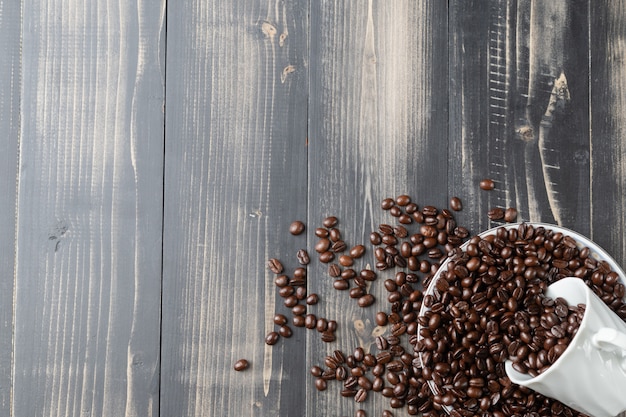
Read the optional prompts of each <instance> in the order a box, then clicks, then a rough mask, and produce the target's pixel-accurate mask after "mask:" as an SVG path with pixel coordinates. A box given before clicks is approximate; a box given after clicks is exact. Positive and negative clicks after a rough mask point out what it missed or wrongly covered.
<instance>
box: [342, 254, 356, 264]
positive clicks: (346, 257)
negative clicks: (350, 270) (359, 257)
mask: <svg viewBox="0 0 626 417" xmlns="http://www.w3.org/2000/svg"><path fill="white" fill-rule="evenodd" d="M339 264H340V265H341V266H352V265H353V264H354V259H352V257H351V256H349V255H341V256H340V257H339Z"/></svg>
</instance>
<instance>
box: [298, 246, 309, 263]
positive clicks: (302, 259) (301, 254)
mask: <svg viewBox="0 0 626 417" xmlns="http://www.w3.org/2000/svg"><path fill="white" fill-rule="evenodd" d="M296 256H297V258H298V262H299V263H300V265H308V264H309V262H311V259H310V258H309V253H308V252H307V251H306V250H305V249H300V250H299V251H298V253H297V255H296Z"/></svg>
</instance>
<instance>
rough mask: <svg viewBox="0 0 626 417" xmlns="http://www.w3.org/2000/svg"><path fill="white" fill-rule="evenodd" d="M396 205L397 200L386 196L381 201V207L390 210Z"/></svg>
mask: <svg viewBox="0 0 626 417" xmlns="http://www.w3.org/2000/svg"><path fill="white" fill-rule="evenodd" d="M395 205H396V202H395V201H394V199H393V198H385V199H384V200H383V201H382V202H381V203H380V207H381V208H382V209H383V210H389V209H390V208H392V207H393V206H395Z"/></svg>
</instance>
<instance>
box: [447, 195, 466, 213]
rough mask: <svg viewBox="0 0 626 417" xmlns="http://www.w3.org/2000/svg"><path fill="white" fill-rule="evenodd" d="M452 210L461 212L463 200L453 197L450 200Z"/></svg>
mask: <svg viewBox="0 0 626 417" xmlns="http://www.w3.org/2000/svg"><path fill="white" fill-rule="evenodd" d="M450 208H451V209H452V210H454V211H461V210H462V209H463V204H462V203H461V199H460V198H459V197H452V198H451V199H450Z"/></svg>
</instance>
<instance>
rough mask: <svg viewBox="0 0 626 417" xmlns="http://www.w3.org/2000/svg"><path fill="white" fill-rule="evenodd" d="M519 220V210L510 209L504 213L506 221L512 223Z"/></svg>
mask: <svg viewBox="0 0 626 417" xmlns="http://www.w3.org/2000/svg"><path fill="white" fill-rule="evenodd" d="M516 219H517V210H516V209H515V208H513V207H509V208H508V209H506V210H505V211H504V221H505V222H508V223H512V222H514V221H515V220H516Z"/></svg>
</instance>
